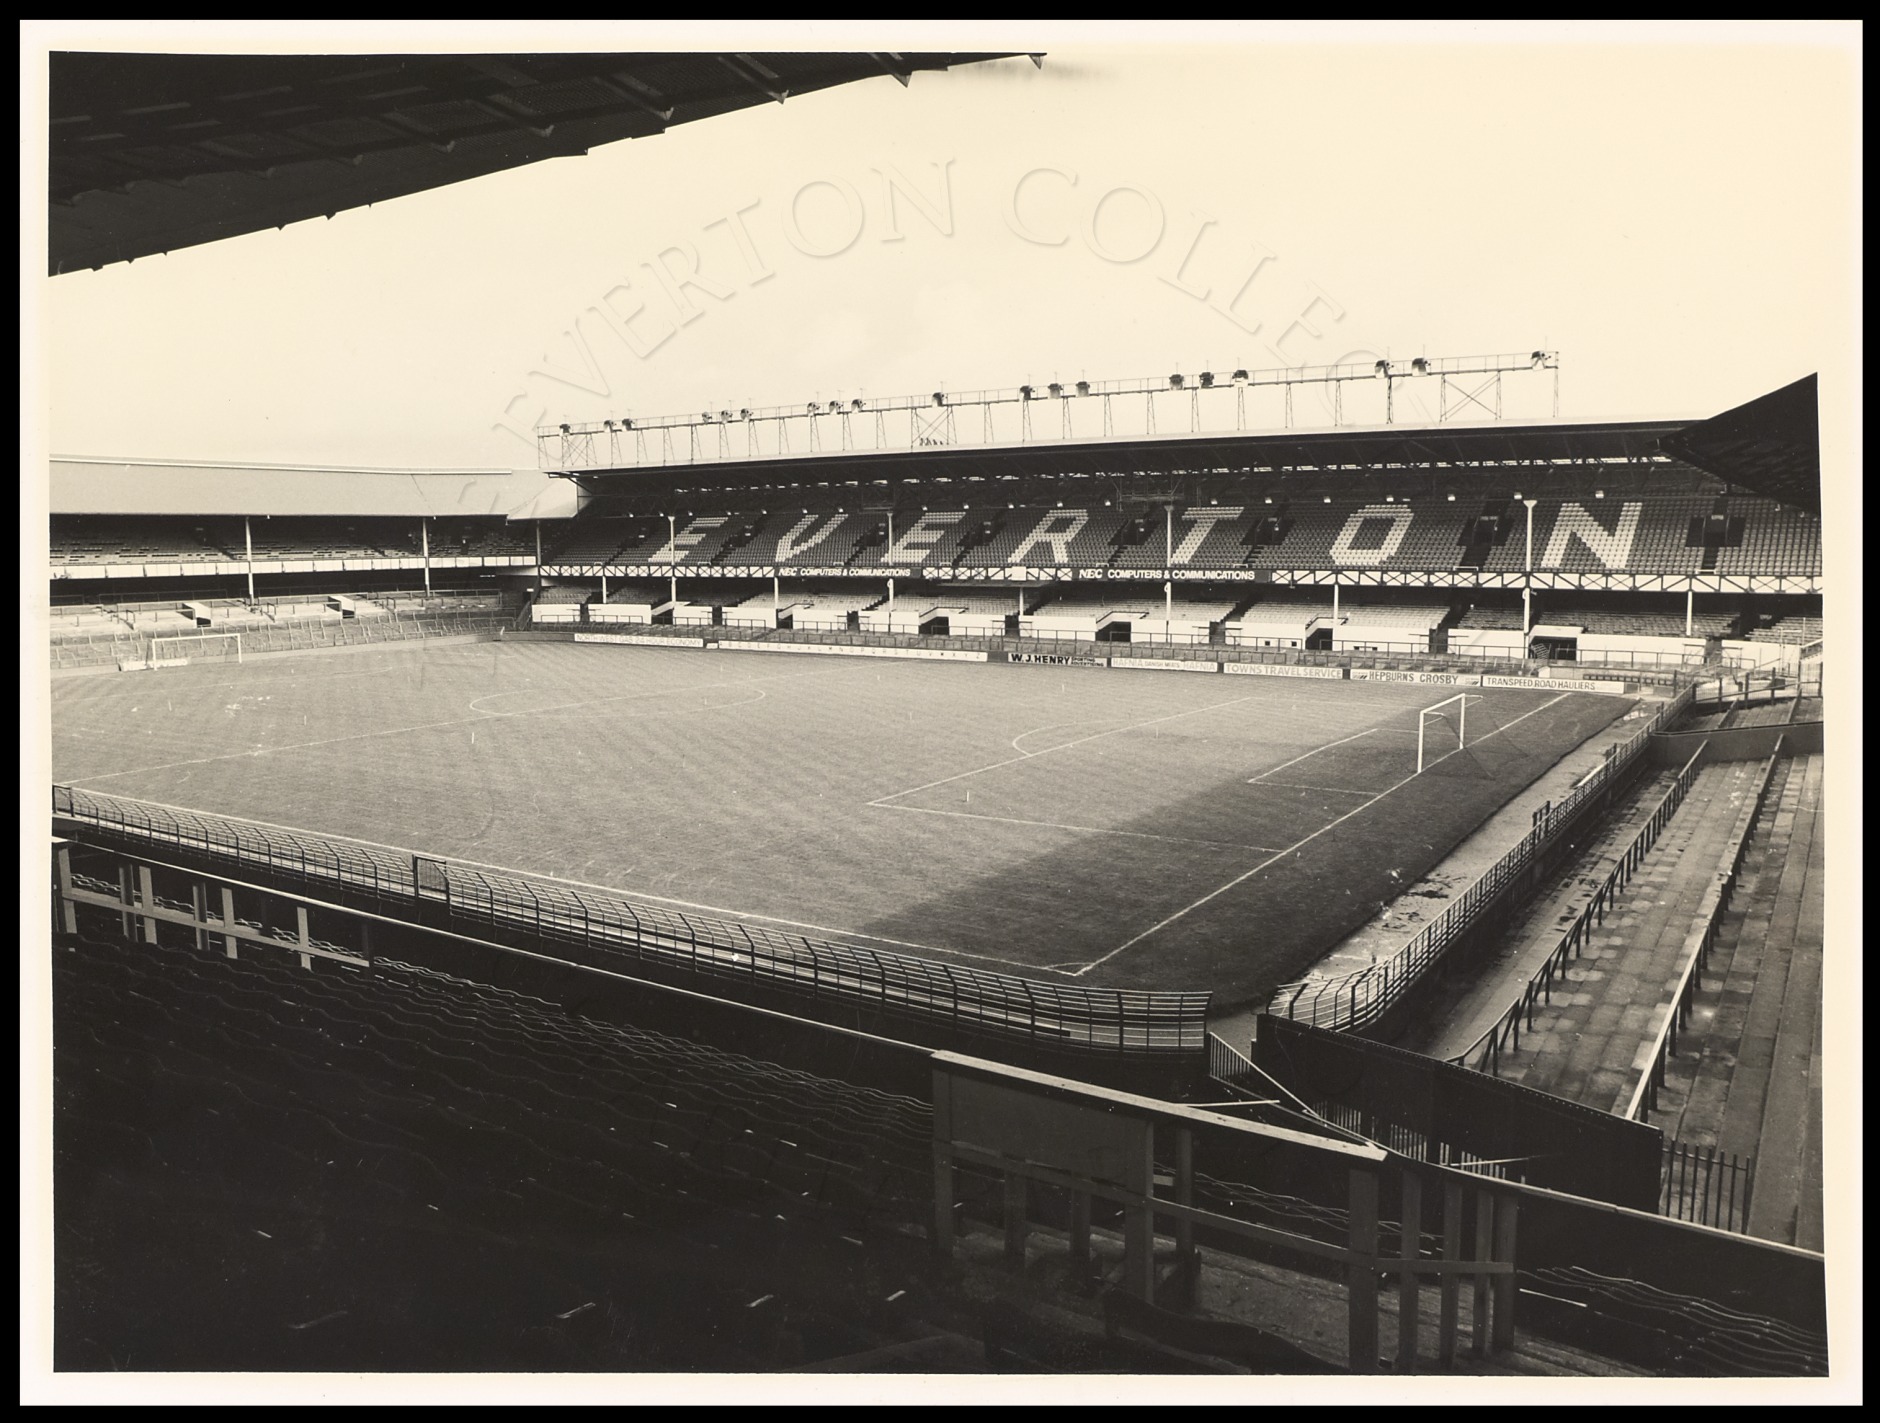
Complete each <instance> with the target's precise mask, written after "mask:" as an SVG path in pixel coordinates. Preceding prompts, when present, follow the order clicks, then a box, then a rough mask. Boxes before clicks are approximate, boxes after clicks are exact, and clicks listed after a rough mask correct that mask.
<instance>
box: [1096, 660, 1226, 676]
mask: <svg viewBox="0 0 1880 1423" xmlns="http://www.w3.org/2000/svg"><path fill="white" fill-rule="evenodd" d="M1110 666H1112V667H1128V668H1132V669H1134V670H1137V671H1144V672H1218V671H1220V670H1221V664H1220V663H1218V662H1176V661H1171V660H1170V659H1168V658H1163V657H1112V658H1111V659H1110Z"/></svg>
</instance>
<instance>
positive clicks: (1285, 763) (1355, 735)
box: [1247, 726, 1378, 786]
mask: <svg viewBox="0 0 1880 1423" xmlns="http://www.w3.org/2000/svg"><path fill="white" fill-rule="evenodd" d="M1377 730H1378V728H1377V727H1375V726H1367V727H1366V728H1365V729H1364V730H1363V731H1358V732H1353V733H1352V734H1351V735H1350V736H1345V737H1341V738H1340V739H1339V740H1337V741H1328V742H1326V743H1325V744H1324V745H1323V746H1314V747H1313V748H1312V749H1311V750H1310V751H1306V752H1303V753H1301V754H1300V755H1298V756H1295V757H1293V758H1292V760H1290V761H1281V762H1280V763H1279V764H1278V765H1277V766H1271V767H1269V768H1268V769H1266V770H1264V771H1262V772H1260V774H1259V775H1257V776H1254V777H1252V778H1251V779H1250V780H1248V782H1247V784H1248V785H1250V786H1253V785H1258V784H1259V783H1260V782H1261V781H1263V780H1265V779H1266V778H1267V777H1268V776H1270V775H1272V774H1273V772H1275V771H1283V770H1285V769H1286V768H1287V767H1288V766H1297V765H1298V764H1299V763H1300V762H1301V761H1304V760H1306V759H1308V758H1309V757H1313V756H1316V755H1318V754H1319V752H1321V751H1329V750H1331V749H1332V747H1334V746H1343V745H1344V744H1345V742H1347V741H1356V740H1357V739H1358V738H1359V737H1360V736H1370V735H1372V734H1373V733H1374V732H1376V731H1377Z"/></svg>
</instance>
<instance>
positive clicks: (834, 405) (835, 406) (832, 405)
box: [829, 400, 842, 415]
mask: <svg viewBox="0 0 1880 1423" xmlns="http://www.w3.org/2000/svg"><path fill="white" fill-rule="evenodd" d="M841 409H842V402H841V401H839V400H832V401H830V402H829V413H830V414H831V415H834V414H837V413H838V412H839V411H840V410H841Z"/></svg>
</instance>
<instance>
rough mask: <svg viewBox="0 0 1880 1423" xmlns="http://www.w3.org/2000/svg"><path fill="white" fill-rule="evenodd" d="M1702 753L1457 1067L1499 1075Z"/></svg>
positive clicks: (1692, 776) (1634, 868) (1652, 841)
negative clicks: (1518, 993) (1505, 1058)
mask: <svg viewBox="0 0 1880 1423" xmlns="http://www.w3.org/2000/svg"><path fill="white" fill-rule="evenodd" d="M1703 754H1704V753H1703V749H1702V748H1701V747H1700V748H1699V749H1698V750H1697V751H1695V752H1693V753H1692V754H1691V759H1690V760H1689V761H1687V762H1685V763H1684V767H1683V769H1682V770H1680V771H1679V772H1678V773H1677V775H1676V776H1675V777H1673V779H1672V782H1671V786H1670V788H1669V789H1668V790H1667V791H1666V792H1665V794H1664V797H1663V799H1661V800H1660V801H1659V802H1658V804H1657V805H1656V806H1654V807H1653V809H1652V813H1651V814H1650V815H1649V816H1647V817H1646V819H1645V823H1644V824H1643V825H1642V826H1640V827H1639V831H1638V834H1637V835H1635V836H1633V837H1632V842H1631V844H1629V845H1627V846H1626V847H1625V849H1624V850H1622V851H1621V852H1620V854H1619V862H1618V863H1617V864H1616V865H1614V866H1613V867H1612V870H1611V872H1610V873H1609V874H1608V875H1607V876H1606V878H1605V880H1604V882H1602V883H1601V885H1600V886H1599V888H1598V889H1597V890H1595V891H1594V893H1593V897H1592V899H1591V900H1589V901H1588V902H1587V904H1586V907H1585V908H1584V909H1582V910H1581V911H1580V912H1579V913H1578V914H1577V915H1575V916H1574V919H1573V924H1572V925H1571V927H1569V928H1568V930H1567V931H1566V933H1564V934H1562V935H1561V936H1560V942H1559V943H1558V944H1556V945H1555V946H1554V950H1553V952H1552V953H1550V954H1548V956H1547V961H1546V962H1545V963H1543V964H1542V965H1541V966H1540V968H1538V969H1537V970H1535V972H1534V975H1533V977H1531V978H1529V979H1528V981H1527V985H1526V987H1524V988H1523V989H1522V991H1521V996H1520V998H1518V999H1517V1000H1516V1001H1515V1002H1514V1004H1513V1005H1512V1006H1510V1007H1509V1009H1508V1011H1507V1012H1505V1013H1503V1014H1502V1015H1501V1017H1500V1019H1498V1020H1497V1021H1496V1023H1495V1024H1494V1026H1493V1027H1491V1028H1489V1030H1488V1031H1487V1032H1485V1033H1483V1034H1482V1036H1481V1037H1479V1038H1477V1039H1476V1040H1475V1041H1474V1042H1473V1043H1471V1044H1469V1046H1468V1047H1466V1048H1464V1049H1463V1050H1462V1051H1461V1052H1459V1053H1457V1054H1456V1055H1455V1056H1454V1057H1452V1058H1450V1059H1449V1061H1451V1062H1453V1063H1455V1064H1456V1065H1457V1066H1458V1067H1472V1068H1474V1069H1475V1070H1476V1071H1477V1072H1486V1073H1488V1074H1489V1075H1490V1076H1491V1077H1499V1076H1500V1075H1501V1060H1502V1055H1503V1054H1504V1053H1514V1052H1518V1051H1520V1048H1521V1034H1522V1033H1523V1032H1527V1031H1532V1029H1533V1027H1534V1014H1535V1012H1536V1011H1537V1010H1538V1009H1540V1008H1543V1007H1546V1006H1548V1005H1550V1004H1552V1002H1553V1001H1554V984H1555V982H1556V981H1562V982H1564V980H1565V978H1566V973H1567V965H1568V964H1570V963H1572V962H1574V961H1575V960H1576V959H1578V958H1579V957H1580V953H1581V951H1582V950H1583V949H1584V948H1585V947H1586V945H1587V943H1588V942H1590V941H1591V939H1592V935H1593V930H1594V929H1595V928H1597V927H1598V926H1600V925H1602V924H1604V923H1605V922H1606V915H1607V913H1608V912H1610V911H1611V909H1612V907H1613V905H1614V903H1615V901H1616V900H1617V899H1618V897H1619V896H1620V895H1621V894H1622V893H1624V892H1625V888H1626V886H1627V885H1628V884H1630V883H1631V882H1632V878H1633V876H1634V875H1636V874H1637V873H1638V869H1639V866H1640V865H1642V864H1643V863H1644V861H1645V856H1646V855H1648V854H1649V853H1651V849H1652V846H1654V845H1656V844H1657V843H1658V837H1659V835H1660V834H1662V833H1663V831H1664V829H1665V827H1666V826H1667V825H1669V824H1670V823H1671V817H1672V816H1674V815H1676V814H1677V812H1678V807H1679V806H1681V805H1682V804H1684V798H1685V796H1686V795H1687V794H1688V793H1689V792H1690V789H1691V785H1692V783H1693V782H1694V781H1696V779H1697V769H1698V767H1697V763H1698V761H1699V760H1700V759H1701V758H1702V756H1703Z"/></svg>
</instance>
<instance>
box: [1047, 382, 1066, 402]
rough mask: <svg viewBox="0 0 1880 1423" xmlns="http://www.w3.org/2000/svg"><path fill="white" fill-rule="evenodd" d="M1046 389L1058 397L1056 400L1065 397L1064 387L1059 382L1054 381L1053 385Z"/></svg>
mask: <svg viewBox="0 0 1880 1423" xmlns="http://www.w3.org/2000/svg"><path fill="white" fill-rule="evenodd" d="M1045 388H1046V389H1047V390H1049V391H1050V392H1051V394H1052V396H1053V397H1056V398H1062V397H1063V394H1064V387H1063V386H1062V385H1060V384H1059V383H1058V382H1057V381H1052V382H1051V384H1050V385H1049V386H1047V387H1045Z"/></svg>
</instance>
